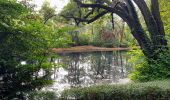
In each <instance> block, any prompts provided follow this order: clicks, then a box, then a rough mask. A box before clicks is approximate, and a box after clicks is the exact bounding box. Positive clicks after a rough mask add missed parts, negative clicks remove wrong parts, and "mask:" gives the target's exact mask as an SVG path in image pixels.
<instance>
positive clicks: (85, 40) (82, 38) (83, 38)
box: [77, 34, 92, 45]
mask: <svg viewBox="0 0 170 100" xmlns="http://www.w3.org/2000/svg"><path fill="white" fill-rule="evenodd" d="M91 37H92V35H91V34H79V36H78V38H79V41H78V43H77V44H79V45H88V44H89V43H90V41H91V40H90V39H91Z"/></svg>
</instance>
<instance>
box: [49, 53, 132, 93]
mask: <svg viewBox="0 0 170 100" xmlns="http://www.w3.org/2000/svg"><path fill="white" fill-rule="evenodd" d="M59 55H60V56H61V58H59V59H56V60H55V63H57V64H58V65H62V66H63V67H59V68H56V69H55V70H54V74H53V75H52V78H53V79H54V80H55V82H54V84H53V86H51V87H50V89H52V90H57V91H62V90H63V89H66V88H71V87H86V86H91V85H96V84H114V83H126V82H127V80H125V79H127V75H128V74H129V72H130V71H131V70H132V68H131V67H130V65H129V64H128V63H127V60H128V56H127V54H126V52H125V51H109V52H108V51H107V52H103V51H102V52H90V53H89V52H88V53H66V54H59Z"/></svg>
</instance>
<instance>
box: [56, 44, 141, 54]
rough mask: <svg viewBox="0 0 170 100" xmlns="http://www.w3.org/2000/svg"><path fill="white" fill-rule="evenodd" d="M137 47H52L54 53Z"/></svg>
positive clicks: (117, 49) (121, 49) (119, 49)
mask: <svg viewBox="0 0 170 100" xmlns="http://www.w3.org/2000/svg"><path fill="white" fill-rule="evenodd" d="M137 48H139V47H133V48H132V47H128V48H106V47H95V46H91V45H90V46H75V47H70V48H53V51H54V52H56V53H72V52H92V51H124V50H131V49H137Z"/></svg>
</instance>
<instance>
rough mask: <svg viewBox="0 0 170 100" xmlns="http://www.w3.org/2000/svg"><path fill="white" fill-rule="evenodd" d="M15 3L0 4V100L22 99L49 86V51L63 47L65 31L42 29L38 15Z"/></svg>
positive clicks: (42, 25)
mask: <svg viewBox="0 0 170 100" xmlns="http://www.w3.org/2000/svg"><path fill="white" fill-rule="evenodd" d="M28 12H29V11H28V10H27V8H26V7H25V6H23V5H21V4H19V3H16V1H15V0H5V1H2V0H1V1H0V13H1V15H0V17H1V18H0V42H1V44H0V99H1V100H10V99H14V98H18V99H24V95H25V93H27V92H29V91H33V90H39V89H41V88H42V87H43V86H45V85H48V84H51V83H52V79H51V74H52V68H53V67H54V66H55V65H54V63H52V61H51V59H50V58H54V57H55V56H54V54H53V53H52V52H51V49H52V48H54V47H62V46H67V41H69V38H68V37H65V34H66V30H64V29H56V28H53V25H45V24H44V23H42V18H41V16H39V15H38V14H32V13H28Z"/></svg>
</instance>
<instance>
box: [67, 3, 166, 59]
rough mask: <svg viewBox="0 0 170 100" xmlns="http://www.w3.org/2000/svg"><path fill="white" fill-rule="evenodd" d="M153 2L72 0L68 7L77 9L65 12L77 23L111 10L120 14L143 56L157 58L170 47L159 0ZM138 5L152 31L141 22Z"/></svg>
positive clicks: (88, 20) (92, 18) (89, 21)
mask: <svg viewBox="0 0 170 100" xmlns="http://www.w3.org/2000/svg"><path fill="white" fill-rule="evenodd" d="M150 2H151V5H150V7H149V6H148V5H147V3H146V1H145V0H72V1H71V3H70V4H69V5H74V6H69V7H74V8H72V10H71V11H76V12H70V13H69V12H65V14H66V15H65V17H67V18H73V19H74V20H75V21H76V23H80V22H87V23H91V22H94V21H96V20H98V19H99V18H100V17H102V16H104V15H106V14H108V13H111V14H112V13H114V14H117V15H118V16H119V17H121V18H122V19H123V20H124V21H125V22H126V23H127V24H128V26H129V28H130V30H131V33H132V35H133V36H134V38H135V39H136V40H137V42H138V44H139V45H140V47H141V49H142V51H143V53H144V55H145V56H146V57H147V58H152V59H156V58H157V55H159V54H160V53H162V52H163V51H166V50H167V49H168V48H167V40H166V39H165V31H164V26H163V22H162V20H161V17H160V11H159V2H158V0H150ZM137 7H138V8H139V10H140V12H141V13H142V16H143V18H144V21H145V23H146V26H147V29H148V33H149V34H147V32H146V31H145V30H144V28H143V27H142V25H141V22H140V20H139V17H138V14H137V10H136V8H137ZM73 9H75V10H73Z"/></svg>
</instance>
